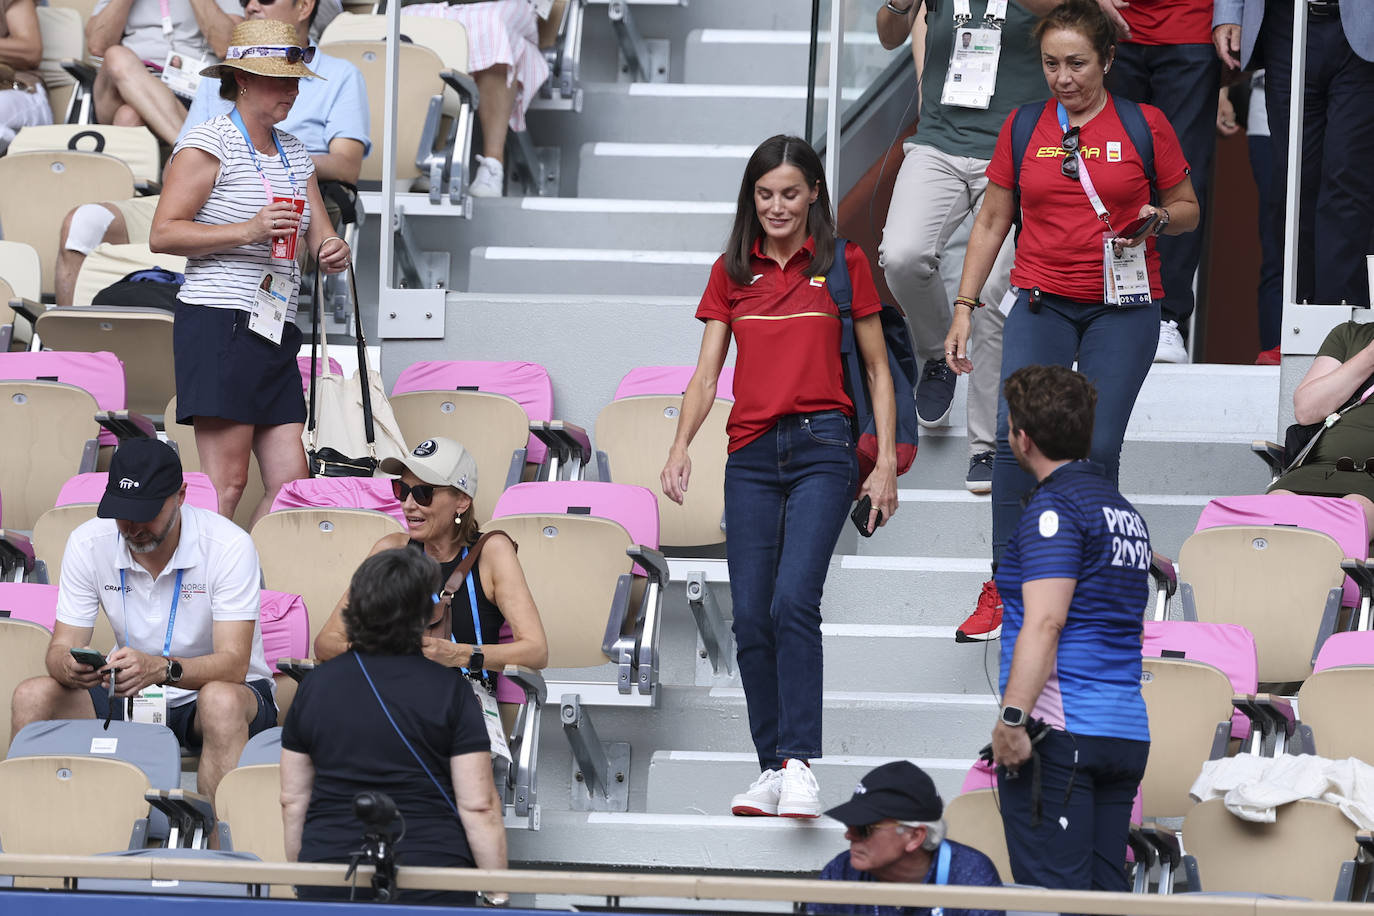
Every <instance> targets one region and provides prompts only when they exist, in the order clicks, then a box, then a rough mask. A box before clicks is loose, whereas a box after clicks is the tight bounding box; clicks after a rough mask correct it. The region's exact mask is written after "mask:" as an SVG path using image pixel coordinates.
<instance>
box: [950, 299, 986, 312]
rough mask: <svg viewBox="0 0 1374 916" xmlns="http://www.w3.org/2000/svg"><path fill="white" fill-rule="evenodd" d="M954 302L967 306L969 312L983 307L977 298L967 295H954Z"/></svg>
mask: <svg viewBox="0 0 1374 916" xmlns="http://www.w3.org/2000/svg"><path fill="white" fill-rule="evenodd" d="M954 304H955V305H965V306H968V310H969V311H970V312H975V311H977V310H978V309H980V308H982V307H983V303H981V302H979V301H978V300H977V299H970V298H969V297H968V296H955V297H954Z"/></svg>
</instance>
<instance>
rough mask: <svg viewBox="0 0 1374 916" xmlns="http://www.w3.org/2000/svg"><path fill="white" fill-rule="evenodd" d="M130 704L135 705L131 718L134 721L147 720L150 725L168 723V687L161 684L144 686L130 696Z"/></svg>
mask: <svg viewBox="0 0 1374 916" xmlns="http://www.w3.org/2000/svg"><path fill="white" fill-rule="evenodd" d="M129 705H130V706H132V707H133V713H132V715H131V716H130V717H129V718H130V719H132V720H133V721H134V722H146V723H148V724H149V725H166V724H167V688H166V687H164V686H162V685H161V684H154V685H152V686H151V687H144V688H143V689H142V690H140V691H139V692H138V693H136V694H135V695H134V696H132V697H130V698H129Z"/></svg>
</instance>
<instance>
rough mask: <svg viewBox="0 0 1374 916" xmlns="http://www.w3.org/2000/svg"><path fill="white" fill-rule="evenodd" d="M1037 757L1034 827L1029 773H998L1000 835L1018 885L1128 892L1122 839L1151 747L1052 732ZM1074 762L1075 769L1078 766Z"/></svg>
mask: <svg viewBox="0 0 1374 916" xmlns="http://www.w3.org/2000/svg"><path fill="white" fill-rule="evenodd" d="M1036 750H1037V751H1039V753H1040V806H1041V813H1040V822H1039V824H1038V825H1036V826H1031V820H1032V814H1033V812H1032V807H1033V806H1032V799H1031V794H1032V782H1033V769H1032V766H1031V763H1030V761H1026V763H1024V764H1022V765H1021V768H1020V771H1019V772H1018V773H1017V776H1016V778H1015V779H1011V778H1009V777H1008V776H1007V774H1006V771H1005V770H1003V769H1002V768H1001V767H998V768H997V788H998V793H999V794H998V802H999V803H1000V804H1001V807H1002V832H1003V833H1004V834H1006V837H1007V855H1008V857H1009V858H1010V859H1011V873H1012V875H1013V876H1014V877H1015V878H1016V883H1017V884H1029V885H1033V886H1035V887H1048V888H1053V889H1055V890H1080V891H1120V892H1122V893H1125V892H1127V891H1129V890H1130V886H1129V885H1128V884H1127V882H1126V837H1127V834H1128V833H1129V831H1130V824H1131V805H1132V804H1133V803H1134V801H1135V793H1136V789H1137V788H1139V786H1140V780H1141V778H1142V777H1143V776H1144V775H1145V762H1146V760H1147V759H1148V758H1149V756H1150V742H1149V741H1131V740H1129V739H1126V738H1094V737H1090V736H1088V735H1073V734H1070V733H1068V732H1062V731H1051V732H1050V733H1049V734H1048V735H1046V736H1045V738H1044V740H1042V741H1041V742H1040V743H1039V744H1038V745H1036ZM1075 758H1077V762H1076V763H1075Z"/></svg>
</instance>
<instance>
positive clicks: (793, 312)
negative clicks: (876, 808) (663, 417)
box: [661, 135, 897, 818]
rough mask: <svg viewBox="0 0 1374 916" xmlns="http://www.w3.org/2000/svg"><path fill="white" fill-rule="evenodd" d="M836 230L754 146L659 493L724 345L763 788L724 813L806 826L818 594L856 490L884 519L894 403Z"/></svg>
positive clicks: (804, 187) (865, 298)
mask: <svg viewBox="0 0 1374 916" xmlns="http://www.w3.org/2000/svg"><path fill="white" fill-rule="evenodd" d="M835 247H836V246H835V218H834V214H833V212H832V211H831V208H830V195H829V192H828V190H827V189H826V184H825V173H824V170H823V168H822V166H821V161H820V158H819V157H818V156H817V155H816V152H815V150H813V149H811V147H810V146H808V145H807V143H806V141H804V140H802V139H800V138H799V137H788V136H783V135H778V136H776V137H771V138H769V139H768V140H765V141H764V142H763V143H762V144H761V145H760V146H759V148H758V149H756V150H755V151H754V154H753V156H751V157H750V159H749V163H748V165H747V166H746V167H745V170H744V179H743V181H742V182H741V183H740V190H739V202H738V205H737V207H736V209H735V222H734V228H733V229H732V230H731V232H730V241H729V243H728V245H727V247H726V249H725V253H724V254H723V255H721V257H720V259H719V260H717V261H716V263H715V265H714V266H713V267H712V268H711V278H710V280H709V281H708V283H707V286H706V292H705V293H704V294H703V295H702V298H701V305H700V306H698V308H697V318H699V319H700V320H701V321H703V322H704V323H705V325H706V327H705V330H704V331H703V332H702V341H701V355H700V357H699V358H698V360H697V368H696V371H695V372H694V373H693V375H692V380H691V382H690V383H689V384H688V386H687V391H686V393H685V394H684V395H683V398H682V412H681V414H680V415H679V417H678V426H677V436H676V438H675V440H674V442H673V445H672V448H671V449H670V450H669V453H668V461H667V463H666V464H665V465H664V468H663V473H662V475H661V482H662V485H663V492H664V493H665V494H667V496H668V497H669V498H670V499H672V500H674V501H675V502H678V503H681V502H682V501H683V500H684V499H686V498H688V497H687V487H688V483H689V480H690V477H691V473H692V461H691V458H690V457H689V455H688V447H689V446H690V445H691V443H692V438H693V437H694V436H695V435H696V432H697V430H698V429H699V428H700V426H701V424H702V421H704V420H705V418H706V414H707V413H708V412H709V411H710V409H711V405H712V404H713V403H714V402H715V397H716V380H717V378H719V376H720V370H721V367H722V366H723V365H724V364H725V356H726V353H727V352H728V350H729V349H730V338H731V337H732V336H733V337H734V338H735V340H736V343H737V346H738V353H737V355H736V361H735V392H734V393H735V406H734V408H733V409H732V410H731V411H730V419H729V422H728V423H727V431H728V433H729V437H730V443H729V450H730V457H729V460H728V462H727V464H726V468H725V526H726V529H727V531H728V533H729V543H728V545H727V557H728V562H729V569H730V594H731V597H732V599H733V601H734V633H735V643H736V646H737V654H738V658H739V667H740V679H741V682H742V683H743V685H744V696H745V702H746V704H747V705H748V709H749V728H750V731H751V733H752V735H753V740H754V748H755V750H756V751H757V753H758V758H759V769H760V770H762V773H761V775H760V776H759V778H758V779H757V780H755V781H754V783H753V785H751V786H750V787H749V788H748V790H746V791H745V792H742V793H741V794H739V795H736V796H735V797H734V800H733V802H732V803H731V810H732V811H733V813H735V814H737V815H780V816H783V817H805V818H812V817H817V816H819V815H820V813H821V804H820V790H819V787H818V786H817V784H816V779H815V777H814V776H813V775H812V774H811V769H810V761H811V760H812V759H813V758H816V757H819V756H821V683H822V680H821V664H822V659H821V628H820V624H821V613H820V607H821V589H822V587H823V586H824V584H825V574H826V570H827V569H828V568H829V562H830V555H831V554H832V553H833V552H834V550H835V542H836V540H837V539H838V538H839V535H840V529H841V528H842V527H843V525H844V522H845V516H846V514H847V513H848V509H849V504H850V501H851V500H852V499H853V497H854V492H855V490H856V488H857V489H858V490H859V494H860V496H861V497H863V496H867V497H869V499H870V500H871V502H872V509H871V510H870V512H869V514H868V519H867V526H868V528H869V530H870V531H871V530H873V529H874V528H876V527H877V526H879V525H882V524H884V523H885V522H886V521H887V520H888V519H889V518H891V517H892V514H893V513H894V512H896V511H897V470H896V464H897V459H896V444H895V438H896V433H895V426H896V406H895V403H894V399H893V390H892V377H891V375H890V374H889V372H888V367H887V347H886V344H885V343H884V342H883V331H882V326H881V324H880V319H879V317H878V313H879V311H880V309H881V304H880V303H879V301H878V292H877V289H876V288H875V287H874V285H873V276H872V273H871V272H870V270H869V266H868V259H867V258H866V257H865V256H864V253H863V252H862V251H861V250H860V249H859V246H857V245H855V244H853V243H848V244H846V246H845V249H844V250H843V251H836V250H835ZM836 258H844V263H845V266H846V267H847V269H848V271H849V276H850V281H851V285H852V286H853V304H852V309H853V318H854V336H855V339H856V340H857V341H858V345H859V350H860V352H861V354H862V356H863V361H864V366H865V373H866V376H867V381H868V386H869V391H870V392H871V393H872V400H873V414H874V417H875V418H876V421H877V434H878V449H879V458H878V463H877V466H876V467H875V468H874V470H873V472H872V473H871V474H870V475H869V476H868V478H867V479H866V480H863V481H860V480H859V465H858V460H857V459H856V457H855V453H854V431H853V429H852V425H851V417H852V415H853V413H854V405H853V404H852V403H851V401H850V399H849V396H848V395H847V394H846V393H845V390H844V385H843V368H842V364H841V358H840V327H841V326H840V320H839V309H838V307H837V306H836V305H835V302H834V300H833V299H832V298H831V295H830V289H829V287H828V286H827V284H826V279H825V277H826V274H827V273H829V272H830V271H831V269H832V267H833V265H834V263H835V259H836Z"/></svg>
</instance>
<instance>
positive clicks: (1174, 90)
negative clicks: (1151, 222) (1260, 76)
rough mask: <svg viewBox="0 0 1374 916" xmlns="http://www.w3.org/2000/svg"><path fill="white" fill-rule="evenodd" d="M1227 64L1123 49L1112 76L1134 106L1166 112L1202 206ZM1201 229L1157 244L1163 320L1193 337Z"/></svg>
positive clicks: (1160, 48) (1151, 49)
mask: <svg viewBox="0 0 1374 916" xmlns="http://www.w3.org/2000/svg"><path fill="white" fill-rule="evenodd" d="M1220 80H1221V62H1220V61H1218V60H1217V52H1216V51H1215V50H1214V49H1213V47H1212V46H1211V45H1210V44H1206V45H1192V44H1189V45H1139V44H1132V43H1130V42H1123V43H1121V44H1119V45H1117V49H1116V61H1115V62H1114V63H1113V64H1112V69H1111V70H1110V71H1109V72H1108V74H1107V87H1108V88H1109V89H1111V91H1112V92H1115V93H1117V94H1118V95H1122V96H1125V97H1126V98H1128V99H1130V100H1131V101H1133V102H1144V103H1146V104H1149V105H1153V106H1155V107H1156V108H1158V109H1159V110H1160V111H1162V112H1164V117H1166V118H1168V119H1169V124H1170V125H1172V126H1173V128H1174V132H1175V133H1176V134H1178V143H1179V146H1180V147H1182V149H1183V157H1184V158H1185V159H1187V160H1188V166H1189V168H1190V169H1191V178H1192V180H1193V190H1194V191H1195V192H1196V193H1197V199H1198V203H1199V204H1200V205H1202V206H1205V205H1206V201H1207V178H1208V176H1209V175H1210V174H1211V172H1212V154H1213V152H1215V150H1216V142H1217V138H1216V130H1217V90H1218V89H1219V88H1220ZM1202 241H1203V232H1202V228H1201V224H1199V227H1198V228H1197V229H1195V230H1194V231H1192V232H1185V233H1183V235H1161V236H1160V237H1159V238H1157V239H1155V248H1156V250H1158V251H1159V262H1160V280H1161V282H1163V284H1164V298H1163V299H1161V300H1159V310H1160V318H1161V319H1162V320H1165V321H1176V322H1178V329H1179V331H1180V332H1181V333H1182V334H1184V335H1185V336H1187V334H1188V319H1189V318H1190V317H1191V316H1192V314H1193V304H1194V302H1193V299H1194V297H1193V277H1194V275H1195V274H1196V273H1197V265H1198V261H1199V259H1200V258H1201V257H1202Z"/></svg>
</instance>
